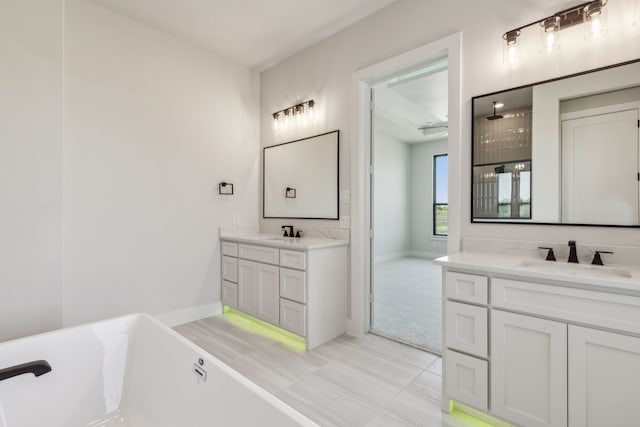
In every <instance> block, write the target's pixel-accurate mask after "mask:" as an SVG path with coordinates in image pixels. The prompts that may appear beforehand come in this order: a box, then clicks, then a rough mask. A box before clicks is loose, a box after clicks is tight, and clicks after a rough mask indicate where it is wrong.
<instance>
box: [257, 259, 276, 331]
mask: <svg viewBox="0 0 640 427" xmlns="http://www.w3.org/2000/svg"><path fill="white" fill-rule="evenodd" d="M256 265H257V279H258V283H257V287H258V311H257V313H256V317H258V318H260V319H262V320H264V321H266V322H269V323H273V324H274V325H276V326H277V325H278V324H279V323H280V280H279V276H280V275H279V270H280V269H279V268H278V267H276V266H274V265H267V264H260V263H256Z"/></svg>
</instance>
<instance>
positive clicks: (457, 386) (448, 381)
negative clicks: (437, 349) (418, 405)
mask: <svg viewBox="0 0 640 427" xmlns="http://www.w3.org/2000/svg"><path fill="white" fill-rule="evenodd" d="M444 360H445V364H444V369H445V372H444V380H445V381H444V388H445V393H446V395H447V396H448V398H451V399H455V400H456V401H460V402H462V403H466V404H467V405H471V406H473V407H474V408H476V409H480V410H483V411H487V409H488V405H487V402H488V400H489V385H488V382H489V369H488V366H487V365H488V363H487V361H486V360H482V359H478V358H476V357H471V356H468V355H466V354H462V353H458V352H456V351H452V350H449V349H447V350H445V353H444Z"/></svg>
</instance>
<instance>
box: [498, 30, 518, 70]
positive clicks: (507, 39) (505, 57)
mask: <svg viewBox="0 0 640 427" xmlns="http://www.w3.org/2000/svg"><path fill="white" fill-rule="evenodd" d="M518 36H520V30H513V31H509V32H508V33H505V34H504V35H503V36H502V39H503V40H504V44H503V45H502V61H503V62H504V63H505V64H507V65H514V64H517V63H518V62H520V60H521V59H522V58H521V57H520V45H519V44H518Z"/></svg>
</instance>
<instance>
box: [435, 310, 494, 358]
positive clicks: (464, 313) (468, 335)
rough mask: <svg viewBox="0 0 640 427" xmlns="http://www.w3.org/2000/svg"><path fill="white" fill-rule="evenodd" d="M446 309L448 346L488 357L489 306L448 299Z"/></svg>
mask: <svg viewBox="0 0 640 427" xmlns="http://www.w3.org/2000/svg"><path fill="white" fill-rule="evenodd" d="M445 310H446V326H445V338H446V343H447V347H449V348H452V349H454V350H460V351H464V352H467V353H470V354H473V355H474V356H480V357H487V351H488V347H489V345H488V339H487V334H488V333H489V332H488V327H487V325H488V323H487V308H486V307H476V306H475V305H469V304H460V303H458V302H453V301H447V304H446V306H445Z"/></svg>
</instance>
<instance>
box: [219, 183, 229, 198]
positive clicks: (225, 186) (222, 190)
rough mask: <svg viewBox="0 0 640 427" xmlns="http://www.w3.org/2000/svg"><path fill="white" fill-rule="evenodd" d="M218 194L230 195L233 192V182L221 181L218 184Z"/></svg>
mask: <svg viewBox="0 0 640 427" xmlns="http://www.w3.org/2000/svg"><path fill="white" fill-rule="evenodd" d="M218 194H221V195H224V196H229V195H231V194H233V184H231V183H230V182H221V183H219V184H218Z"/></svg>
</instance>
